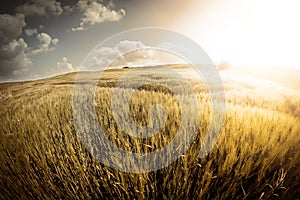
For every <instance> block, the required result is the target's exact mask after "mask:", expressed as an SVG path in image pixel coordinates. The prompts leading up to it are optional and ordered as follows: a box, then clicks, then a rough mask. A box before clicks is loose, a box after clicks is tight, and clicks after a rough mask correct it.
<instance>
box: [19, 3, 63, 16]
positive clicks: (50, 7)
mask: <svg viewBox="0 0 300 200" xmlns="http://www.w3.org/2000/svg"><path fill="white" fill-rule="evenodd" d="M16 11H17V12H20V13H23V14H24V15H25V16H34V15H37V16H48V14H51V15H54V16H59V15H61V14H62V13H63V9H62V7H61V3H60V2H58V1H56V0H30V1H29V2H28V3H25V4H23V5H21V6H18V7H17V8H16Z"/></svg>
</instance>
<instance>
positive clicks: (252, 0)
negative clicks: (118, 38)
mask: <svg viewBox="0 0 300 200" xmlns="http://www.w3.org/2000/svg"><path fill="white" fill-rule="evenodd" d="M299 10H300V1H298V0H286V1H284V0H277V1H272V0H263V1H259V0H248V1H246V0H222V1H221V0H188V1H183V0H85V1H83V0H68V1H67V0H61V1H58V0H29V1H26V0H14V1H11V0H2V1H1V6H0V81H17V80H29V79H38V78H42V77H48V76H53V75H57V74H61V73H67V72H72V71H76V70H78V69H79V66H80V65H81V64H82V62H83V60H84V58H85V57H86V56H87V55H88V53H89V52H90V51H91V50H92V49H93V48H94V47H95V46H96V45H97V44H99V43H100V42H101V41H103V40H105V39H107V38H109V37H110V36H112V35H114V34H117V33H120V32H122V31H125V30H128V29H132V28H141V27H160V28H167V29H171V30H174V31H177V32H179V33H182V34H184V35H186V36H188V37H190V38H191V39H192V40H194V41H195V42H196V43H198V44H199V45H200V46H201V47H202V48H203V49H204V50H205V51H206V52H207V53H208V55H209V56H210V57H211V59H212V60H213V61H214V62H215V63H218V62H221V61H228V62H229V63H230V64H231V65H235V66H248V67H251V66H268V67H270V66H276V67H277V66H278V67H290V68H297V69H300V56H299V52H300V36H299V35H300V26H299V19H300V12H299ZM133 47H147V44H144V43H143V42H141V41H134V40H128V41H126V40H124V41H122V42H120V44H118V45H117V46H115V47H111V48H106V49H103V50H101V51H100V54H99V56H100V57H99V58H98V59H102V62H108V61H110V60H109V57H110V56H109V53H112V54H120V53H121V49H130V48H133ZM140 53H141V52H138V54H140ZM142 53H145V52H142ZM147 53H149V52H147ZM150 53H151V52H150ZM137 57H139V56H137ZM145 57H146V56H145Z"/></svg>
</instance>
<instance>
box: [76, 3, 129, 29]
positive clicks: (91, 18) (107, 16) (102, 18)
mask: <svg viewBox="0 0 300 200" xmlns="http://www.w3.org/2000/svg"><path fill="white" fill-rule="evenodd" d="M110 5H111V4H110ZM77 9H78V10H79V11H80V12H81V13H82V17H81V19H80V21H81V22H80V25H79V26H78V27H75V28H72V31H80V30H85V29H87V27H88V26H93V25H95V24H99V23H103V22H115V21H119V20H121V19H122V18H123V17H124V16H125V14H126V13H125V10H123V9H121V10H119V11H116V10H113V9H111V8H110V7H108V6H105V5H103V4H102V3H99V2H97V1H95V0H94V1H93V0H89V1H83V0H79V1H78V3H77Z"/></svg>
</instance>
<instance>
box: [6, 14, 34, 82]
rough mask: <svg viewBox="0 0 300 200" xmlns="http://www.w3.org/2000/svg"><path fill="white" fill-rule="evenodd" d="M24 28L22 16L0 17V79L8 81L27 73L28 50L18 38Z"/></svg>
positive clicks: (29, 60)
mask: <svg viewBox="0 0 300 200" xmlns="http://www.w3.org/2000/svg"><path fill="white" fill-rule="evenodd" d="M24 26H26V23H25V16H24V15H23V14H16V15H8V14H1V15H0V77H1V79H9V78H10V77H12V76H13V75H18V74H20V73H23V72H25V71H27V69H28V67H30V66H31V64H32V61H31V59H30V57H29V56H28V52H29V48H28V45H27V43H26V42H25V41H24V39H23V38H20V35H21V33H22V29H23V27H24Z"/></svg>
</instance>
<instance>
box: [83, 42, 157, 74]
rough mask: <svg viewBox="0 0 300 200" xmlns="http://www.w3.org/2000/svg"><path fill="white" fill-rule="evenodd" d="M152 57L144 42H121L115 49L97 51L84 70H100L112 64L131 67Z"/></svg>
mask: <svg viewBox="0 0 300 200" xmlns="http://www.w3.org/2000/svg"><path fill="white" fill-rule="evenodd" d="M132 51H134V52H133V53H130V54H126V56H124V55H123V54H124V53H127V52H132ZM152 56H153V52H152V51H150V50H149V47H147V46H146V45H144V44H143V43H142V42H140V41H128V40H125V41H121V42H119V43H118V44H117V45H116V46H115V47H101V48H99V49H95V50H94V51H93V54H92V55H91V56H89V58H88V60H87V61H86V63H85V66H83V68H84V69H83V70H99V69H103V68H104V67H106V66H108V65H109V64H112V63H113V65H114V66H124V65H131V64H132V63H137V62H139V63H145V62H146V61H147V60H149V59H151V57H152ZM116 59H117V60H116Z"/></svg>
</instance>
